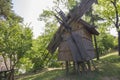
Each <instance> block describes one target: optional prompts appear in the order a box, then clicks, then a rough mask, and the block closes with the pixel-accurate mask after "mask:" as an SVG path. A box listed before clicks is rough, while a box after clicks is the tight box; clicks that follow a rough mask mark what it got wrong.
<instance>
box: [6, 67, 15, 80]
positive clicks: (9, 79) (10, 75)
mask: <svg viewBox="0 0 120 80" xmlns="http://www.w3.org/2000/svg"><path fill="white" fill-rule="evenodd" d="M7 80H14V69H12V70H10V72H9V73H8V75H7Z"/></svg>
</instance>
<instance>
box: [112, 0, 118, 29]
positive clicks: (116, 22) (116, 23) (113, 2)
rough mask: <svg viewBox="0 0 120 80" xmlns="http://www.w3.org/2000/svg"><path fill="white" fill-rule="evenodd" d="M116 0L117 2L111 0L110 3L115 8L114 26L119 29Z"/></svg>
mask: <svg viewBox="0 0 120 80" xmlns="http://www.w3.org/2000/svg"><path fill="white" fill-rule="evenodd" d="M116 2H117V1H116V0H114V1H111V3H112V4H113V6H114V8H115V15H116V21H115V27H116V28H117V29H119V15H118V8H117V4H116Z"/></svg>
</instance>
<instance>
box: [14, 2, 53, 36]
mask: <svg viewBox="0 0 120 80" xmlns="http://www.w3.org/2000/svg"><path fill="white" fill-rule="evenodd" d="M52 2H53V0H13V1H12V3H13V10H14V12H15V13H16V14H17V15H19V16H21V17H22V18H23V19H24V24H25V25H26V24H28V25H29V24H30V26H29V27H31V28H32V30H33V36H34V38H37V37H38V36H39V35H40V34H41V33H43V32H44V23H43V22H42V21H38V18H39V15H40V13H42V11H43V9H47V8H50V7H52V5H53V3H52Z"/></svg>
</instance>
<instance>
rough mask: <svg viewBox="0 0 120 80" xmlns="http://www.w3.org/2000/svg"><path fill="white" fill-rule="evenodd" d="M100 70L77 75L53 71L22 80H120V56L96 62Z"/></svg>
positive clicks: (112, 56)
mask: <svg viewBox="0 0 120 80" xmlns="http://www.w3.org/2000/svg"><path fill="white" fill-rule="evenodd" d="M95 64H96V66H97V69H98V70H95V71H92V72H88V73H87V74H85V73H84V74H80V75H78V74H75V73H74V72H72V71H70V73H69V74H68V75H66V73H65V70H53V71H47V72H44V73H39V74H37V75H34V76H31V77H28V78H24V79H22V80H120V77H119V75H120V56H117V55H110V56H107V57H105V58H102V59H101V60H99V61H95Z"/></svg>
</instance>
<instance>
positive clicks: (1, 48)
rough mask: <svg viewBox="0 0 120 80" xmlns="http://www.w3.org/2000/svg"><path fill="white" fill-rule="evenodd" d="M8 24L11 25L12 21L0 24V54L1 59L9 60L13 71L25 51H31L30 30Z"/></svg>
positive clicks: (15, 24)
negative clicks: (0, 55)
mask: <svg viewBox="0 0 120 80" xmlns="http://www.w3.org/2000/svg"><path fill="white" fill-rule="evenodd" d="M9 23H12V21H10V22H9V21H1V22H0V52H1V54H2V56H3V57H5V58H7V59H10V62H11V63H12V64H11V65H10V66H11V69H14V67H16V65H17V64H19V62H20V60H21V59H22V58H24V56H25V54H26V53H27V51H28V50H29V49H31V46H32V31H31V29H30V28H28V27H23V26H22V25H20V24H19V23H15V22H14V21H13V24H9ZM24 61H26V60H24ZM23 63H24V62H23ZM21 65H22V64H21ZM7 66H8V65H7ZM17 67H18V66H17ZM19 68H20V66H19Z"/></svg>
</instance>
